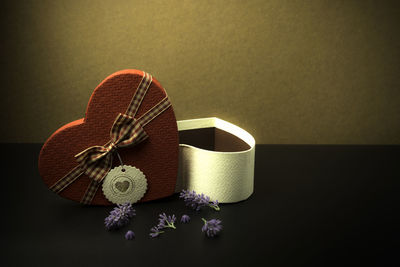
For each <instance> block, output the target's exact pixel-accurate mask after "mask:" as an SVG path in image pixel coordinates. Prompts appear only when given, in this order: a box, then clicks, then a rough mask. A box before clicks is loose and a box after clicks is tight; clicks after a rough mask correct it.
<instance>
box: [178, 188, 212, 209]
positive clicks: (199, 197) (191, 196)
mask: <svg viewBox="0 0 400 267" xmlns="http://www.w3.org/2000/svg"><path fill="white" fill-rule="evenodd" d="M179 197H180V198H183V200H184V201H185V203H186V206H189V207H191V208H192V209H194V210H196V211H199V210H200V209H201V208H202V207H205V206H209V207H210V208H213V209H215V210H219V206H218V200H215V201H211V202H210V197H209V196H205V195H204V194H203V193H202V194H196V192H195V191H194V190H193V191H189V190H182V192H181V193H180V195H179Z"/></svg>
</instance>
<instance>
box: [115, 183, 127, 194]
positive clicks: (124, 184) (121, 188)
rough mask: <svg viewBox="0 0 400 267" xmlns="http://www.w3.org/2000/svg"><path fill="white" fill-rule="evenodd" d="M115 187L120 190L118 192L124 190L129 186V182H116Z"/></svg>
mask: <svg viewBox="0 0 400 267" xmlns="http://www.w3.org/2000/svg"><path fill="white" fill-rule="evenodd" d="M115 187H116V188H117V189H118V190H119V191H120V192H122V193H123V192H125V191H126V190H127V189H128V188H129V182H128V181H123V182H116V183H115Z"/></svg>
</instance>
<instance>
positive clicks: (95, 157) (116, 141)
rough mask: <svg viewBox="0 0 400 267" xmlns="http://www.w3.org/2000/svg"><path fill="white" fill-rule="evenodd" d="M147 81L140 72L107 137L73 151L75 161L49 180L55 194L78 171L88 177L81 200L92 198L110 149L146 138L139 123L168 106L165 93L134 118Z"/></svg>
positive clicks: (106, 169) (149, 79) (108, 164)
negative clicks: (65, 170)
mask: <svg viewBox="0 0 400 267" xmlns="http://www.w3.org/2000/svg"><path fill="white" fill-rule="evenodd" d="M151 82H152V77H151V75H150V74H148V73H144V75H143V78H142V80H141V82H140V83H139V86H138V88H137V90H136V92H135V95H134V96H133V97H132V100H131V103H130V104H129V106H128V108H127V110H126V112H125V114H122V113H119V114H118V116H117V117H116V119H115V121H114V123H113V125H112V127H111V131H110V137H111V139H110V141H109V142H107V143H106V144H105V145H103V146H92V147H89V148H87V149H85V150H83V151H82V152H80V153H78V154H76V155H75V158H76V160H77V162H78V163H79V165H78V166H76V167H75V168H74V169H72V170H71V171H70V172H69V173H67V174H66V175H65V176H64V177H62V178H61V179H60V180H58V181H57V182H56V183H55V184H53V185H52V186H51V187H50V189H51V190H53V191H54V192H55V193H57V194H59V193H60V192H62V191H63V190H64V189H65V188H66V187H68V186H69V185H70V184H71V183H72V182H74V181H75V180H76V179H77V178H79V177H80V176H81V175H82V174H86V175H87V176H89V178H90V179H91V181H90V184H89V186H88V188H87V189H86V192H85V194H84V195H83V197H82V199H81V203H83V204H90V203H91V202H92V199H93V197H94V195H95V194H96V192H97V189H98V188H99V186H100V185H101V182H102V181H103V179H104V177H105V176H106V175H107V173H108V172H109V171H110V169H111V167H112V162H113V152H114V151H115V150H116V149H117V148H121V147H126V146H133V145H137V144H139V143H140V142H142V141H143V140H145V139H146V138H148V135H147V134H146V132H145V131H144V129H143V127H144V126H145V125H146V124H148V123H149V122H150V121H152V120H153V119H154V118H156V117H157V116H158V115H160V114H161V113H163V112H164V111H165V110H167V109H168V108H169V107H170V106H171V103H170V101H169V99H168V96H166V97H165V98H164V99H162V100H161V101H160V102H159V103H157V104H156V105H155V106H154V107H152V108H151V109H150V110H148V111H147V112H146V113H145V114H143V115H142V116H141V117H140V118H138V119H135V118H134V117H135V115H136V113H137V111H138V109H139V106H140V104H141V103H142V100H143V98H144V96H145V95H146V93H147V90H148V88H149V87H150V84H151Z"/></svg>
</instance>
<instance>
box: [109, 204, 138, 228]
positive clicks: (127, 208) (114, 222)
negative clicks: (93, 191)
mask: <svg viewBox="0 0 400 267" xmlns="http://www.w3.org/2000/svg"><path fill="white" fill-rule="evenodd" d="M135 215H136V213H135V210H134V209H133V208H132V204H131V203H125V204H118V205H117V207H115V208H114V209H113V210H112V211H111V212H110V215H108V216H107V217H106V218H105V219H104V224H105V226H106V228H107V230H116V229H119V228H121V227H122V226H124V225H126V224H128V222H129V220H130V219H131V218H132V217H133V216H135Z"/></svg>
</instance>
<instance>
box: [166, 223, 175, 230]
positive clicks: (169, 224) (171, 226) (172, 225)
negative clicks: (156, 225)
mask: <svg viewBox="0 0 400 267" xmlns="http://www.w3.org/2000/svg"><path fill="white" fill-rule="evenodd" d="M167 224H168V227H170V228H174V229H176V227H175V225H174V224H173V223H172V224H171V223H169V222H167Z"/></svg>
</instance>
